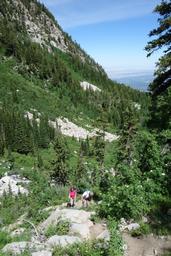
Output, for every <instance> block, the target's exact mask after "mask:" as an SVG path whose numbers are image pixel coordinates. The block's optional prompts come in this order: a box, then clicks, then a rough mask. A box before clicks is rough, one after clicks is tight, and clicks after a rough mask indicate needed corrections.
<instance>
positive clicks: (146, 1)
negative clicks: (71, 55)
mask: <svg viewBox="0 0 171 256" xmlns="http://www.w3.org/2000/svg"><path fill="white" fill-rule="evenodd" d="M41 2H43V3H44V4H45V6H46V7H47V8H48V9H49V10H50V11H51V12H52V14H53V15H54V16H55V18H56V20H57V21H58V23H59V24H60V26H61V27H62V28H63V30H64V31H66V32H67V33H68V34H70V35H71V36H72V39H73V40H75V41H77V43H79V44H80V45H81V47H82V48H83V49H84V50H85V51H86V52H87V53H88V54H89V55H90V56H91V57H93V58H94V59H95V61H97V62H98V63H99V64H100V65H102V66H103V68H104V69H105V70H106V72H107V73H108V75H109V77H110V78H112V79H114V78H120V77H124V76H133V75H135V76H138V75H143V74H144V75H145V74H152V73H153V72H154V68H155V63H156V62H157V60H158V58H159V57H160V55H161V52H158V53H155V54H153V55H152V56H151V57H149V58H147V57H146V52H145V50H144V47H145V46H146V44H147V42H148V41H149V40H151V38H149V36H148V34H149V32H150V31H151V30H152V29H153V28H156V27H157V26H158V23H157V18H158V15H157V14H156V13H154V12H153V10H154V8H155V6H156V5H157V4H159V3H160V0H41Z"/></svg>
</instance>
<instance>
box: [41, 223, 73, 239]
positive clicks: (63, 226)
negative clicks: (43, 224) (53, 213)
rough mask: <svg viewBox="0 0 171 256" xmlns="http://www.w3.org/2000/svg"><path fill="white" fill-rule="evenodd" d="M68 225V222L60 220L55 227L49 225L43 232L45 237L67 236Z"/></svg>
mask: <svg viewBox="0 0 171 256" xmlns="http://www.w3.org/2000/svg"><path fill="white" fill-rule="evenodd" d="M69 228H70V223H69V222H68V221H63V220H60V221H59V222H58V224H57V225H55V226H54V225H51V226H49V228H48V229H47V231H46V232H45V236H46V237H50V236H54V235H59V236H62V235H67V234H68V232H69Z"/></svg>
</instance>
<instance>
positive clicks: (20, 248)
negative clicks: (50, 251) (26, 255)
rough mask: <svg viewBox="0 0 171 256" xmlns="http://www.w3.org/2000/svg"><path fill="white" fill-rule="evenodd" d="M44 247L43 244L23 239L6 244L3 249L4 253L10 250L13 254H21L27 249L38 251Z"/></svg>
mask: <svg viewBox="0 0 171 256" xmlns="http://www.w3.org/2000/svg"><path fill="white" fill-rule="evenodd" d="M43 249H44V245H43V244H36V243H31V242H26V241H22V242H14V243H10V244H7V245H5V247H4V248H3V249H2V252H4V253H8V252H10V253H12V255H17V254H21V253H22V252H24V251H25V250H31V251H32V250H34V251H35V250H36V251H38V250H43Z"/></svg>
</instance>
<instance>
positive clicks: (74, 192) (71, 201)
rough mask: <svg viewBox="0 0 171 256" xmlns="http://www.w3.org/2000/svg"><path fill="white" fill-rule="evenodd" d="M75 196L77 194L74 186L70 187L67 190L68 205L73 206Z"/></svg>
mask: <svg viewBox="0 0 171 256" xmlns="http://www.w3.org/2000/svg"><path fill="white" fill-rule="evenodd" d="M76 196H77V192H76V189H75V188H74V187H72V188H70V190H69V200H70V207H74V206H75V202H76Z"/></svg>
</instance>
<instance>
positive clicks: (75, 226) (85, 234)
mask: <svg viewBox="0 0 171 256" xmlns="http://www.w3.org/2000/svg"><path fill="white" fill-rule="evenodd" d="M92 226H93V222H92V221H90V220H88V221H87V222H85V223H72V224H71V227H70V232H71V233H73V234H77V235H79V236H80V237H81V238H83V239H89V238H90V236H91V233H90V228H91V227H92Z"/></svg>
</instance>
